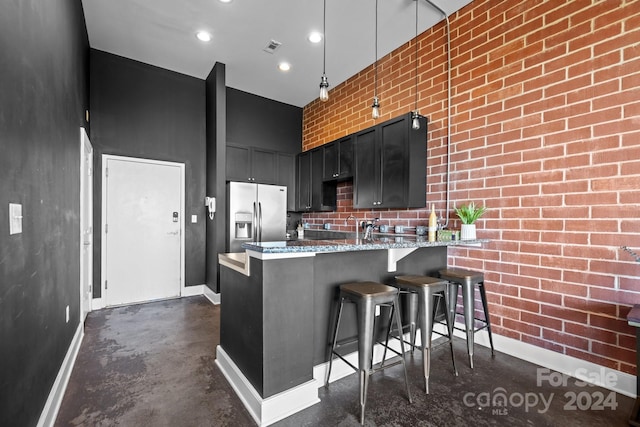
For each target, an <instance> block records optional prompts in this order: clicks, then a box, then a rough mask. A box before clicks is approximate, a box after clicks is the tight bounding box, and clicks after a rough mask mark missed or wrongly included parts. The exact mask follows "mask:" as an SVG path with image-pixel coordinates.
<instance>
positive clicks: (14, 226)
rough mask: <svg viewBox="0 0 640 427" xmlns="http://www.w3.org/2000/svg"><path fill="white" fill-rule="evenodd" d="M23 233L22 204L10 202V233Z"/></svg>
mask: <svg viewBox="0 0 640 427" xmlns="http://www.w3.org/2000/svg"><path fill="white" fill-rule="evenodd" d="M18 233H22V205H20V204H17V203H9V234H10V235H11V234H18Z"/></svg>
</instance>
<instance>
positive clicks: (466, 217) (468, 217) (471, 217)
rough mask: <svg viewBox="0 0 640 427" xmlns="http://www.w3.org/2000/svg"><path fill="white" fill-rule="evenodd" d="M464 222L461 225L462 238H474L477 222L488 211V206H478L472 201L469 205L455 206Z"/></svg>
mask: <svg viewBox="0 0 640 427" xmlns="http://www.w3.org/2000/svg"><path fill="white" fill-rule="evenodd" d="M453 209H454V210H455V212H456V215H458V218H460V221H461V222H462V226H461V227H460V239H461V240H473V239H475V238H476V224H475V222H476V221H477V220H478V218H480V217H481V216H482V215H483V214H484V213H485V212H486V211H487V208H486V206H480V205H478V206H476V204H475V202H470V203H469V204H467V205H462V206H460V207H459V208H457V207H456V208H453Z"/></svg>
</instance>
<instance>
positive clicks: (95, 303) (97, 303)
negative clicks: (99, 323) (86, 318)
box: [91, 298, 105, 311]
mask: <svg viewBox="0 0 640 427" xmlns="http://www.w3.org/2000/svg"><path fill="white" fill-rule="evenodd" d="M102 308H105V305H104V300H103V299H102V298H94V299H92V300H91V311H93V310H100V309H102Z"/></svg>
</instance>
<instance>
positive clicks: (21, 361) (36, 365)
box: [0, 0, 89, 426]
mask: <svg viewBox="0 0 640 427" xmlns="http://www.w3.org/2000/svg"><path fill="white" fill-rule="evenodd" d="M88 50H89V42H88V38H87V31H86V28H85V24H84V17H83V13H82V4H81V2H80V1H68V0H47V1H36V0H20V1H17V0H13V1H3V2H1V3H0V150H1V152H0V196H1V199H0V224H1V227H0V235H1V237H0V425H2V426H33V425H36V423H37V421H38V419H39V417H40V414H41V412H42V409H43V407H44V404H45V402H46V399H47V396H48V394H49V391H50V389H51V386H52V385H53V382H54V380H55V377H56V375H57V373H58V370H59V369H60V366H61V364H62V361H63V359H64V356H65V354H66V352H67V349H68V347H69V345H70V343H71V341H72V339H73V335H74V333H75V331H76V330H77V328H78V324H79V321H80V320H79V319H80V314H79V310H80V261H79V260H80V230H79V227H80V221H79V212H80V127H81V126H85V127H86V124H85V122H84V111H85V109H86V108H88V103H89V99H88V93H89V92H88ZM10 202H11V203H21V204H22V209H23V211H22V214H23V216H24V219H23V224H22V227H23V232H22V234H16V235H11V236H9V230H8V223H9V212H8V211H9V209H8V208H9V203H10ZM67 305H68V306H69V308H70V320H69V322H68V323H66V322H65V307H66V306H67Z"/></svg>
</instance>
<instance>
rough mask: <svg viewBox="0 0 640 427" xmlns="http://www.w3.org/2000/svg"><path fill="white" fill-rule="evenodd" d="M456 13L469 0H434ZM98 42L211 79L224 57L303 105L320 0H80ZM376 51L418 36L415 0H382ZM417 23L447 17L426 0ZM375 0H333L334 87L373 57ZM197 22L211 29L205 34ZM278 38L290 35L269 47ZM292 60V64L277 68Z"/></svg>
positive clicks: (230, 66) (245, 77) (311, 78)
mask: <svg viewBox="0 0 640 427" xmlns="http://www.w3.org/2000/svg"><path fill="white" fill-rule="evenodd" d="M432 2H433V3H435V4H437V5H438V6H439V7H441V8H442V9H443V10H444V11H445V12H446V13H447V14H448V15H450V14H452V13H453V12H455V11H457V10H458V9H460V8H462V7H463V6H465V5H466V4H468V3H470V2H471V0H432ZM82 4H83V7H84V14H85V19H86V23H87V30H88V33H89V44H90V46H91V47H92V48H94V49H98V50H102V51H105V52H109V53H113V54H116V55H119V56H123V57H126V58H130V59H134V60H137V61H140V62H144V63H147V64H151V65H155V66H158V67H162V68H165V69H168V70H173V71H177V72H179V73H183V74H187V75H190V76H193V77H197V78H200V79H206V77H207V76H208V75H209V72H210V71H211V69H212V68H213V66H214V64H215V63H216V62H221V63H224V64H225V65H226V83H227V86H229V87H232V88H235V89H239V90H242V91H245V92H249V93H253V94H256V95H260V96H263V97H265V98H269V99H274V100H277V101H281V102H284V103H287V104H291V105H295V106H299V107H303V106H305V105H307V104H308V103H309V102H311V101H313V100H314V99H316V98H317V97H318V91H319V88H318V85H319V84H320V77H321V75H322V43H319V44H315V45H314V44H312V43H310V42H309V41H308V40H307V36H308V34H309V33H310V32H311V31H313V30H316V31H320V32H322V17H323V12H322V9H323V1H322V0H268V1H267V0H233V1H232V2H231V3H221V2H220V1H219V0H82ZM378 7H379V9H378V57H382V56H384V55H386V54H387V53H389V52H391V51H392V50H394V49H396V48H397V47H399V46H401V45H402V44H403V43H406V42H407V41H409V40H411V39H412V38H413V37H414V36H415V0H379V3H378ZM418 9H419V11H418V16H419V21H418V27H419V32H423V31H424V30H426V29H427V28H430V27H432V26H433V25H435V24H436V23H438V22H439V21H441V20H442V19H443V17H442V14H441V13H439V12H438V11H437V10H436V9H434V8H433V7H432V6H430V5H429V4H428V3H427V2H426V1H422V0H419V5H418ZM374 24H375V1H374V0H327V16H326V58H327V60H326V73H327V77H328V79H329V84H330V87H329V89H332V88H333V87H335V86H336V85H338V84H339V83H341V82H343V81H345V80H347V79H348V78H349V77H351V76H353V75H354V74H356V73H358V72H359V71H361V70H362V69H364V68H366V67H367V66H368V65H370V64H372V63H373V62H374V61H375V54H374V46H375V43H374V41H375V31H374ZM198 30H208V31H209V32H210V33H211V34H212V36H213V38H212V40H211V41H210V42H208V43H203V42H201V41H199V40H198V39H197V38H196V36H195V34H196V32H197V31H198ZM270 40H276V41H278V42H281V43H282V46H281V47H280V48H279V49H278V50H277V51H276V52H275V53H272V54H270V53H266V52H264V51H263V49H264V47H265V46H266V45H267V43H269V41H270ZM281 61H287V62H289V63H290V64H291V70H290V71H288V72H286V73H285V72H282V71H280V70H278V63H279V62H281Z"/></svg>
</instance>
